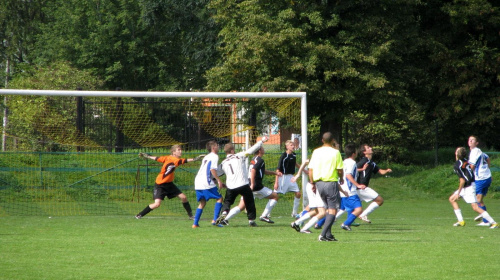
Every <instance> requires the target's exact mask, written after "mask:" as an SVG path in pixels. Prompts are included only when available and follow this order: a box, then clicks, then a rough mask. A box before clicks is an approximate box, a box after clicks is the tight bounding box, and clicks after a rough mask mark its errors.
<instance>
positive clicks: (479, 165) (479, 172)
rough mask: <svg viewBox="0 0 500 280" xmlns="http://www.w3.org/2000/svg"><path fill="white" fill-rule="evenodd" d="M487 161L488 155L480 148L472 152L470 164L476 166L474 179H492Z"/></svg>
mask: <svg viewBox="0 0 500 280" xmlns="http://www.w3.org/2000/svg"><path fill="white" fill-rule="evenodd" d="M487 159H488V155H487V154H485V153H483V152H482V151H481V149H479V148H478V147H476V148H474V149H472V150H471V151H470V154H469V163H470V164H472V165H474V166H475V169H474V177H475V178H476V180H486V179H488V178H490V177H491V171H490V168H489V167H488V161H487Z"/></svg>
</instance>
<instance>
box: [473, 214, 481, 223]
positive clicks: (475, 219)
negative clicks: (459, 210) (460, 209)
mask: <svg viewBox="0 0 500 280" xmlns="http://www.w3.org/2000/svg"><path fill="white" fill-rule="evenodd" d="M482 219H483V216H482V215H479V216H477V217H475V218H474V221H476V222H479V221H481V220H482Z"/></svg>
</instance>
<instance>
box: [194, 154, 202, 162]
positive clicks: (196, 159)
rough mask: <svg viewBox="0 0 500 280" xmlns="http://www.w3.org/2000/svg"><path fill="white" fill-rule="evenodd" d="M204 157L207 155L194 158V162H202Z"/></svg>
mask: <svg viewBox="0 0 500 280" xmlns="http://www.w3.org/2000/svg"><path fill="white" fill-rule="evenodd" d="M203 157H205V155H199V156H197V157H195V158H193V161H198V160H202V159H203Z"/></svg>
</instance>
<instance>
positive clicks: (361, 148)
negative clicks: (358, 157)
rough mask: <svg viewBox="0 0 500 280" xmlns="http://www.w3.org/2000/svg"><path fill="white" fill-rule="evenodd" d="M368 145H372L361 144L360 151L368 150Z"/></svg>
mask: <svg viewBox="0 0 500 280" xmlns="http://www.w3.org/2000/svg"><path fill="white" fill-rule="evenodd" d="M366 146H368V147H370V145H368V144H361V146H359V152H360V153H363V152H364V151H366V148H365V147H366Z"/></svg>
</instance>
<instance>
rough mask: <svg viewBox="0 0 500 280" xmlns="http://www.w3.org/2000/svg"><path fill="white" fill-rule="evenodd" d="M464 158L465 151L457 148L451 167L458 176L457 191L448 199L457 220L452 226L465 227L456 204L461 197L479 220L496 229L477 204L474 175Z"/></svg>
mask: <svg viewBox="0 0 500 280" xmlns="http://www.w3.org/2000/svg"><path fill="white" fill-rule="evenodd" d="M466 157H467V151H466V150H465V148H464V147H459V148H457V149H456V150H455V159H456V160H457V161H456V162H455V165H454V166H453V171H455V173H456V174H457V176H458V179H459V184H458V189H457V190H456V191H455V192H454V193H453V194H452V195H451V196H450V198H449V199H448V200H449V201H450V203H451V206H453V210H454V211H455V215H456V216H457V219H458V222H456V223H454V224H453V226H455V227H463V226H465V221H464V218H463V216H462V210H460V207H459V206H458V203H457V201H458V199H459V198H460V197H462V198H463V199H464V201H465V202H467V203H469V204H470V205H471V206H472V210H474V211H476V212H477V213H479V215H480V216H481V218H483V219H486V220H487V221H488V223H490V224H491V227H490V228H498V223H497V222H495V220H493V218H492V217H491V216H490V214H489V213H488V212H487V211H485V210H483V209H481V208H480V207H479V206H478V204H477V198H476V184H475V182H474V181H475V179H474V173H473V172H472V169H471V166H470V164H469V162H468V161H467V159H466Z"/></svg>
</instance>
